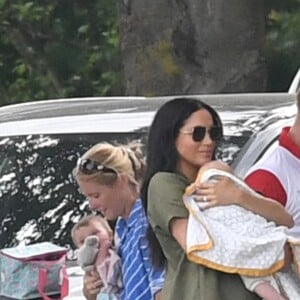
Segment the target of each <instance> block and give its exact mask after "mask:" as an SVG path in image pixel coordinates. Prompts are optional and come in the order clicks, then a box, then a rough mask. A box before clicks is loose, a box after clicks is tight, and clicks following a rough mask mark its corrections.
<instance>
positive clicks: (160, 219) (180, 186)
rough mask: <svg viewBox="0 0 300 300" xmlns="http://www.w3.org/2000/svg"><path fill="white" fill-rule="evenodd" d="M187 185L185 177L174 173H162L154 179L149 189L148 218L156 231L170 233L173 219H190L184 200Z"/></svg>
mask: <svg viewBox="0 0 300 300" xmlns="http://www.w3.org/2000/svg"><path fill="white" fill-rule="evenodd" d="M187 185H188V182H187V180H186V179H185V178H184V177H182V176H180V175H178V174H174V173H167V172H160V173H157V174H155V175H154V176H153V177H152V179H151V181H150V183H149V187H148V216H149V220H150V223H151V225H152V227H153V228H154V229H156V228H157V227H158V228H159V229H161V230H163V231H165V232H169V224H170V221H171V220H172V219H173V218H188V211H187V209H186V208H185V206H184V204H183V200H182V196H183V193H184V190H185V188H186V186H187Z"/></svg>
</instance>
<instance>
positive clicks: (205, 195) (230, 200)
mask: <svg viewBox="0 0 300 300" xmlns="http://www.w3.org/2000/svg"><path fill="white" fill-rule="evenodd" d="M240 192H241V189H240V188H239V187H238V186H237V185H236V184H235V183H234V182H233V181H232V180H231V179H229V178H225V177H221V176H220V177H219V179H218V181H214V182H209V183H201V184H199V185H196V197H195V198H196V200H197V201H200V202H205V203H202V205H201V208H203V209H206V208H210V207H214V206H219V205H229V204H238V199H239V193H240Z"/></svg>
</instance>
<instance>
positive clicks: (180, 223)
mask: <svg viewBox="0 0 300 300" xmlns="http://www.w3.org/2000/svg"><path fill="white" fill-rule="evenodd" d="M187 226H188V220H187V219H185V218H173V219H172V220H171V222H170V231H171V234H172V235H173V237H174V238H175V240H176V241H177V242H178V244H179V245H180V246H181V248H182V249H183V251H184V252H186V234H187Z"/></svg>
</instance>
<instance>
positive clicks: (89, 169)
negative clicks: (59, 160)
mask: <svg viewBox="0 0 300 300" xmlns="http://www.w3.org/2000/svg"><path fill="white" fill-rule="evenodd" d="M77 169H78V170H79V171H81V172H82V173H84V174H87V175H90V174H93V173H96V172H104V173H115V174H117V171H116V170H115V169H113V168H109V167H105V166H103V165H102V164H101V163H99V162H97V161H94V160H91V159H88V158H87V159H82V158H79V159H78V161H77Z"/></svg>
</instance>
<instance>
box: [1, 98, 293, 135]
mask: <svg viewBox="0 0 300 300" xmlns="http://www.w3.org/2000/svg"><path fill="white" fill-rule="evenodd" d="M174 97H182V96H168V97H148V98H146V97H89V98H70V99H55V100H44V101H36V102H28V103H22V104H15V105H8V106H3V107H0V136H8V135H25V134H43V133H45V134H46V133H78V132H130V131H136V130H142V129H143V128H147V127H148V126H149V125H150V123H151V121H152V119H153V116H154V113H155V112H156V110H157V109H158V107H160V106H161V105H162V104H163V103H165V102H166V101H168V100H170V99H172V98H174ZM187 97H192V98H200V99H202V100H204V101H205V102H207V103H209V104H210V105H212V106H213V107H214V108H215V109H216V110H217V111H218V112H219V113H220V115H221V118H222V120H223V122H225V123H226V122H231V121H233V120H234V119H235V120H239V119H249V118H250V117H255V116H256V117H257V116H258V115H262V114H265V113H267V112H269V111H270V110H272V109H276V108H281V107H283V106H286V107H288V106H290V105H292V104H293V103H294V102H295V96H294V95H293V94H288V93H255V94H215V95H189V96H187Z"/></svg>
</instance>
